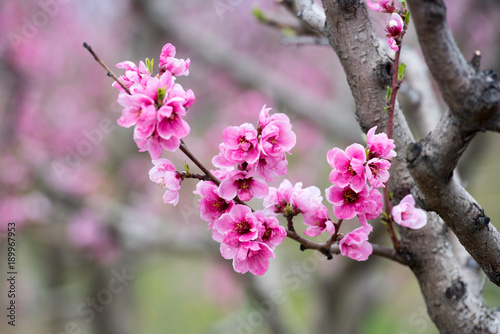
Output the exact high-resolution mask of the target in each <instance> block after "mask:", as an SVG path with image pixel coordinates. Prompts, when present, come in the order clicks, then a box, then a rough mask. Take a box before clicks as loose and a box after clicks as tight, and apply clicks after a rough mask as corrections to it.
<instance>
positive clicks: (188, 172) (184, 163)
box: [182, 161, 191, 175]
mask: <svg viewBox="0 0 500 334" xmlns="http://www.w3.org/2000/svg"><path fill="white" fill-rule="evenodd" d="M182 164H183V165H184V168H185V169H186V173H187V175H191V172H190V171H189V165H188V164H187V162H186V161H184V162H183V163H182Z"/></svg>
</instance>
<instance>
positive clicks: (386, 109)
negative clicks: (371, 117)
mask: <svg viewBox="0 0 500 334" xmlns="http://www.w3.org/2000/svg"><path fill="white" fill-rule="evenodd" d="M384 110H385V112H386V113H387V115H389V108H387V107H384Z"/></svg>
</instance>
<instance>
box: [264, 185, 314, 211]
mask: <svg viewBox="0 0 500 334" xmlns="http://www.w3.org/2000/svg"><path fill="white" fill-rule="evenodd" d="M322 200H323V197H321V191H320V190H319V188H317V187H315V186H311V187H307V188H304V189H302V182H298V183H296V184H295V186H293V187H292V183H291V182H290V181H288V180H286V179H285V180H283V181H282V182H281V184H280V186H279V188H278V189H276V188H274V187H270V189H269V195H268V196H267V197H265V198H264V207H265V211H266V212H267V213H269V214H271V213H284V212H285V209H286V207H287V205H288V207H289V209H290V210H291V211H292V212H294V213H303V214H305V213H308V212H310V211H314V210H315V209H316V208H317V207H318V205H319V204H320V203H321V201H322Z"/></svg>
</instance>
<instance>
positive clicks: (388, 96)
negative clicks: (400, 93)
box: [386, 86, 392, 101]
mask: <svg viewBox="0 0 500 334" xmlns="http://www.w3.org/2000/svg"><path fill="white" fill-rule="evenodd" d="M391 96H392V88H391V87H390V86H387V97H386V98H387V101H389V100H390V99H391Z"/></svg>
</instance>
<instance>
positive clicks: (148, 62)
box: [146, 58, 154, 74]
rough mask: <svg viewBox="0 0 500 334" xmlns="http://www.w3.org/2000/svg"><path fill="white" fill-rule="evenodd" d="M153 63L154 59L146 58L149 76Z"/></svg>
mask: <svg viewBox="0 0 500 334" xmlns="http://www.w3.org/2000/svg"><path fill="white" fill-rule="evenodd" d="M153 63H154V59H151V60H149V58H146V67H147V68H148V70H149V72H150V73H151V74H152V73H153Z"/></svg>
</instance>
